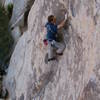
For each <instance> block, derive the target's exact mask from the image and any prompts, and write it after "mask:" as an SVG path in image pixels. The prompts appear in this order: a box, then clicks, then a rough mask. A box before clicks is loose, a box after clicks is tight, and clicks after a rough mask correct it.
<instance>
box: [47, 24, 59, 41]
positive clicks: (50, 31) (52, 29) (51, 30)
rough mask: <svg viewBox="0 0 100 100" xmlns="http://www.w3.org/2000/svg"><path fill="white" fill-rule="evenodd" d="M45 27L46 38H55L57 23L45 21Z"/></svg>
mask: <svg viewBox="0 0 100 100" xmlns="http://www.w3.org/2000/svg"><path fill="white" fill-rule="evenodd" d="M45 27H46V28H47V39H48V40H56V35H57V31H58V29H57V25H55V24H53V23H49V22H48V23H47V24H46V25H45Z"/></svg>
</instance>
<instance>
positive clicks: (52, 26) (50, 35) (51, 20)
mask: <svg viewBox="0 0 100 100" xmlns="http://www.w3.org/2000/svg"><path fill="white" fill-rule="evenodd" d="M66 20H67V13H66V14H65V19H64V20H63V21H62V22H61V23H60V24H59V25H57V24H56V17H55V16H54V15H50V16H48V22H47V23H46V25H45V27H46V30H47V36H46V38H47V41H48V61H52V60H55V59H56V57H55V54H54V49H56V54H57V55H63V51H64V49H65V47H66V46H65V44H64V43H60V42H57V32H58V29H61V28H63V27H64V25H65V22H66Z"/></svg>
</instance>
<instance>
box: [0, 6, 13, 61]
mask: <svg viewBox="0 0 100 100" xmlns="http://www.w3.org/2000/svg"><path fill="white" fill-rule="evenodd" d="M8 8H10V7H8ZM9 11H10V9H9ZM8 26H9V17H8V15H7V11H5V9H4V8H3V7H2V6H0V61H3V62H5V63H8V62H9V53H10V51H11V47H12V45H13V39H12V37H11V34H10V31H9V30H8Z"/></svg>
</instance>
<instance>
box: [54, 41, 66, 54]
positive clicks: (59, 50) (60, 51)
mask: <svg viewBox="0 0 100 100" xmlns="http://www.w3.org/2000/svg"><path fill="white" fill-rule="evenodd" d="M53 46H54V47H55V48H57V51H56V53H57V54H59V55H62V54H63V51H64V50H65V48H66V45H65V44H64V43H60V42H57V41H53Z"/></svg>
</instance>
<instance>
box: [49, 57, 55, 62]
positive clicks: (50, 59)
mask: <svg viewBox="0 0 100 100" xmlns="http://www.w3.org/2000/svg"><path fill="white" fill-rule="evenodd" d="M53 60H56V58H55V57H53V58H49V59H48V61H53Z"/></svg>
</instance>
